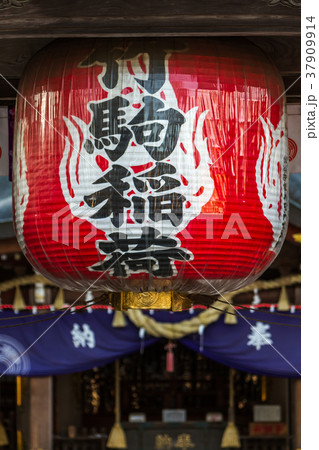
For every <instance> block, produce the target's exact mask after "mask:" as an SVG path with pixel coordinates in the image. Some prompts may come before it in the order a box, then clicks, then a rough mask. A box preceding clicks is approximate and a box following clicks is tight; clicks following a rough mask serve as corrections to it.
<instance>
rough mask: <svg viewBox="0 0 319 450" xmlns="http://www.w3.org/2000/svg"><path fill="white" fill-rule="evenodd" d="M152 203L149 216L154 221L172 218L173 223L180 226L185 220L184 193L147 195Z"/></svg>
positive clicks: (150, 203)
mask: <svg viewBox="0 0 319 450" xmlns="http://www.w3.org/2000/svg"><path fill="white" fill-rule="evenodd" d="M147 199H148V201H149V205H150V212H149V216H150V219H151V220H153V221H154V222H161V221H163V220H170V221H171V223H172V225H175V226H178V225H180V224H181V223H182V220H183V203H184V201H185V200H186V198H185V197H184V195H181V194H179V193H177V192H173V193H171V194H165V195H157V196H152V195H150V196H149V197H147Z"/></svg>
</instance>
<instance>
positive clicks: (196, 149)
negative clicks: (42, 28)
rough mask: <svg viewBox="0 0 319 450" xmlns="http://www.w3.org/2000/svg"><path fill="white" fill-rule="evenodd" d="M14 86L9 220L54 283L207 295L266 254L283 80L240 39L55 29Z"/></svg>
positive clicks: (281, 186)
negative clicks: (62, 34)
mask: <svg viewBox="0 0 319 450" xmlns="http://www.w3.org/2000/svg"><path fill="white" fill-rule="evenodd" d="M19 91H20V93H21V96H19V97H18V102H17V111H16V133H15V164H14V168H15V170H14V194H15V195H14V198H15V226H16V232H17V237H18V240H19V243H20V245H21V247H22V249H23V251H24V252H25V255H26V257H27V258H28V260H29V261H30V262H31V264H32V265H33V266H34V267H35V269H36V270H38V271H39V272H41V273H42V274H43V275H44V276H46V277H47V278H49V279H51V280H53V281H54V282H55V283H56V284H57V285H59V286H62V287H64V288H69V289H70V288H72V289H78V290H84V289H86V288H88V287H90V286H91V284H92V283H93V286H92V287H91V288H93V289H105V290H109V291H115V292H116V291H118V292H120V291H134V292H140V291H154V290H158V291H163V290H172V291H179V292H188V293H190V292H191V293H203V294H214V293H216V290H217V291H218V292H225V291H229V290H234V289H237V288H240V287H242V286H244V285H245V284H247V283H250V282H251V281H253V280H254V279H256V278H257V277H258V276H259V275H260V274H261V273H262V272H263V271H264V270H265V269H266V268H267V267H268V265H269V264H270V263H271V262H272V261H273V259H274V258H275V256H276V255H277V253H278V251H279V249H280V247H281V244H282V242H283V239H284V235H285V223H286V219H287V161H288V158H287V133H286V113H285V103H284V102H285V100H284V96H283V83H282V80H281V78H280V76H279V74H278V72H277V70H276V69H275V67H274V66H273V64H272V63H271V62H270V61H269V60H268V59H267V58H266V57H265V56H264V55H263V54H262V52H261V51H260V50H259V49H258V48H257V47H255V46H253V45H252V44H251V43H249V42H246V41H245V40H243V41H241V40H238V39H237V38H236V39H235V40H233V39H228V40H227V39H226V40H223V39H219V40H217V39H211V38H208V39H205V40H204V39H197V38H195V39H165V38H164V39H135V40H134V39H132V40H130V39H122V40H121V39H118V40H115V39H100V40H91V39H87V40H68V41H56V42H54V43H53V44H51V45H49V46H48V47H46V48H45V49H43V50H42V51H40V52H39V53H38V54H37V55H36V56H35V57H33V59H32V60H31V61H30V63H29V65H28V67H27V69H26V71H25V74H24V77H23V79H22V81H21V83H20V87H19Z"/></svg>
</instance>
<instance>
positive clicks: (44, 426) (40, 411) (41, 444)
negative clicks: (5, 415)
mask: <svg viewBox="0 0 319 450" xmlns="http://www.w3.org/2000/svg"><path fill="white" fill-rule="evenodd" d="M29 387H30V390H29V393H30V398H29V413H30V422H29V430H30V432H29V439H30V442H29V448H30V449H31V450H40V449H41V450H52V416H53V404H52V377H41V378H40V377H39V378H38V377H34V378H30V385H29Z"/></svg>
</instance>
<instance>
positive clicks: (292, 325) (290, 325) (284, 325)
mask: <svg viewBox="0 0 319 450" xmlns="http://www.w3.org/2000/svg"><path fill="white" fill-rule="evenodd" d="M222 303H227V302H222ZM209 308H211V309H215V310H216V311H221V312H222V313H225V314H230V315H232V316H238V317H239V318H242V317H241V316H240V314H238V313H237V312H230V311H225V310H224V309H220V308H217V307H216V306H209ZM248 309H249V308H248ZM262 312H265V311H262ZM267 312H270V311H267ZM270 314H273V313H271V312H270ZM249 320H253V321H255V322H263V323H269V324H270V325H280V326H283V327H297V328H301V325H297V324H293V323H282V322H270V321H269V320H264V319H260V318H259V319H256V317H249Z"/></svg>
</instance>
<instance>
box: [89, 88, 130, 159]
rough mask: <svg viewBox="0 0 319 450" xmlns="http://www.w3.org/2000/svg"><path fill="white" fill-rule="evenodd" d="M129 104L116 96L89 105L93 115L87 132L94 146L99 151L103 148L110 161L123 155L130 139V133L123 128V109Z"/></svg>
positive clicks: (126, 128)
mask: <svg viewBox="0 0 319 450" xmlns="http://www.w3.org/2000/svg"><path fill="white" fill-rule="evenodd" d="M129 104H130V103H129V101H128V100H126V99H125V98H122V97H119V96H118V97H114V98H112V99H111V100H105V101H104V102H97V103H90V105H89V107H90V109H91V110H92V113H93V118H92V122H91V125H90V128H89V130H90V132H91V133H92V135H93V136H94V138H95V141H94V143H95V146H96V148H97V149H99V150H101V149H102V148H103V149H104V151H105V152H106V154H107V155H108V157H109V158H110V159H111V160H112V161H116V160H117V159H119V158H120V157H121V156H122V155H123V153H125V151H126V149H127V146H128V144H129V142H130V139H131V137H132V132H131V131H130V129H129V128H128V127H127V126H125V124H126V120H125V117H124V116H125V110H124V109H125V108H126V107H128V106H129ZM89 143H90V141H86V143H85V145H87V146H88V145H90V144H89ZM91 145H92V144H91ZM89 153H90V152H89Z"/></svg>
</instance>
